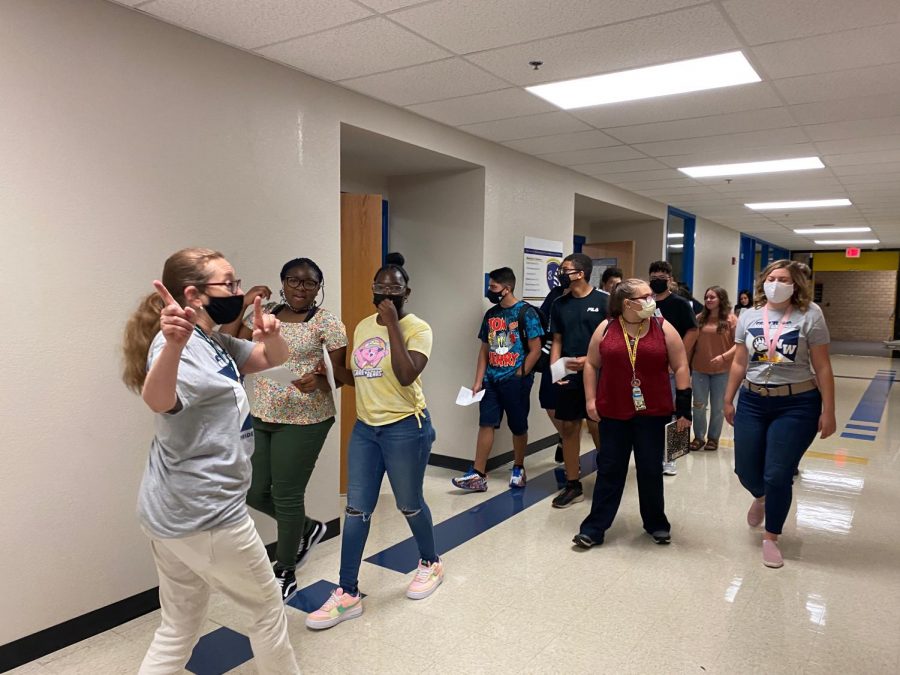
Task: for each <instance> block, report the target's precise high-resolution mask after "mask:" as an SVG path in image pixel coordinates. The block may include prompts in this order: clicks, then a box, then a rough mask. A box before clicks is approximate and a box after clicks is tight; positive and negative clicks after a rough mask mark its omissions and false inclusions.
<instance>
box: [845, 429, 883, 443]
mask: <svg viewBox="0 0 900 675" xmlns="http://www.w3.org/2000/svg"><path fill="white" fill-rule="evenodd" d="M841 438H855V439H856V440H858V441H874V440H875V436H865V435H863V434H851V433H850V432H849V431H845V432H844V433H842V434H841Z"/></svg>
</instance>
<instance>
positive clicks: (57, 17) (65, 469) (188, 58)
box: [0, 0, 665, 644]
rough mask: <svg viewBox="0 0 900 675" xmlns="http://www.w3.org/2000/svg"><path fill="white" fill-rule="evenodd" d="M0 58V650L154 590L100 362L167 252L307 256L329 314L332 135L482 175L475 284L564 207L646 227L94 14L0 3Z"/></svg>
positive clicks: (122, 397)
mask: <svg viewBox="0 0 900 675" xmlns="http://www.w3.org/2000/svg"><path fill="white" fill-rule="evenodd" d="M0 64H2V66H0V91H3V92H5V93H4V96H3V103H2V105H0V157H2V158H3V160H2V162H0V227H2V232H3V235H4V242H3V243H4V246H2V247H0V282H2V283H3V286H4V288H6V289H7V302H6V303H5V304H4V317H5V319H6V320H7V325H8V326H9V327H10V329H9V330H7V331H4V332H3V333H2V337H0V353H2V354H3V355H4V366H3V374H4V377H3V379H2V381H0V404H2V405H3V409H4V410H6V411H12V414H8V420H9V421H8V423H7V428H6V432H7V433H6V436H5V444H4V448H5V449H6V452H5V453H4V461H3V462H2V463H0V484H2V485H3V490H2V491H0V509H2V513H3V514H4V517H3V520H2V522H3V524H2V526H0V527H2V535H3V541H4V542H5V544H6V545H5V546H4V547H3V550H2V552H0V569H2V570H3V575H2V576H0V597H2V598H3V604H4V607H7V608H9V607H15V608H16V612H15V613H14V614H13V613H11V612H8V611H4V612H3V613H2V616H0V644H2V643H5V642H8V641H11V640H14V639H16V638H19V637H22V636H24V635H28V634H30V633H33V632H35V631H38V630H41V629H43V628H47V627H49V626H52V625H54V624H57V623H59V622H62V621H65V620H67V619H70V618H72V617H75V616H78V615H81V614H83V613H85V612H88V611H90V610H93V609H96V608H98V607H102V606H104V605H107V604H109V603H112V602H115V601H118V600H121V599H122V598H125V597H128V596H130V595H133V594H135V593H138V592H141V591H144V590H146V589H148V588H151V587H153V586H155V585H156V576H155V572H154V569H153V565H152V562H151V559H150V555H149V552H148V549H147V545H146V541H145V540H144V538H143V536H142V535H141V533H140V531H139V529H138V527H137V524H136V520H135V516H134V504H135V496H136V493H137V487H138V482H139V480H140V476H141V472H142V470H143V467H144V464H145V462H146V452H147V451H146V449H147V446H148V443H149V439H150V437H151V435H152V419H151V416H150V415H149V414H148V413H147V411H146V410H145V409H144V407H143V405H142V404H141V403H140V401H139V400H138V399H137V398H136V397H134V396H131V395H129V394H126V392H125V390H124V388H123V386H122V385H121V384H120V382H119V361H118V358H119V357H118V346H119V341H120V337H121V329H122V326H123V324H124V322H125V319H126V317H127V315H128V314H129V312H130V311H131V310H132V309H133V307H134V306H135V305H136V303H137V300H138V298H139V297H140V296H141V295H142V294H144V293H146V292H148V291H149V290H150V281H151V280H152V279H153V278H155V277H156V276H158V275H159V273H160V270H161V267H162V263H163V260H164V259H165V257H166V256H167V255H168V254H169V253H171V252H172V251H174V250H175V249H178V248H180V247H182V246H186V245H209V246H215V247H218V248H220V249H221V250H223V251H224V252H225V254H226V255H227V257H228V258H229V259H230V260H231V261H232V262H233V263H234V264H235V265H236V267H237V270H238V272H239V273H240V275H241V276H242V277H243V278H244V279H245V280H247V281H248V282H252V283H269V284H275V283H277V273H278V269H279V268H280V265H281V263H282V262H283V258H285V256H286V255H287V256H294V255H306V256H309V257H312V258H314V259H316V260H317V261H318V262H319V264H320V265H321V267H322V268H323V270H324V272H325V274H326V276H327V278H328V292H329V296H328V303H327V304H328V306H329V307H330V308H331V309H333V310H338V311H339V309H340V307H339V303H338V299H339V298H340V269H339V262H340V251H339V247H338V242H339V222H340V209H339V198H338V193H339V190H340V188H341V181H340V167H339V156H340V149H339V146H340V124H341V122H346V123H349V124H352V125H355V126H358V127H362V128H366V129H368V130H371V131H374V132H376V133H380V134H384V135H387V136H391V137H395V138H398V139H400V140H403V141H405V142H408V143H413V144H416V145H420V146H422V147H426V148H429V149H432V150H435V151H437V152H442V153H444V154H448V155H452V156H456V157H460V158H462V159H465V160H467V161H470V162H472V163H474V164H478V165H481V166H484V167H485V172H484V174H485V175H484V185H485V192H484V204H483V211H484V224H483V240H482V241H481V242H477V241H476V242H474V247H473V248H472V250H475V248H477V245H480V248H481V256H480V259H479V257H478V256H475V260H473V261H472V265H471V266H472V270H473V272H474V270H476V269H477V270H479V271H483V270H488V269H491V268H493V267H498V266H500V265H507V264H508V265H510V266H512V267H513V269H515V270H516V271H517V272H518V273H521V265H522V262H521V261H522V243H523V237H524V236H526V235H531V236H538V237H545V238H548V239H561V240H563V241H564V242H571V238H572V232H573V208H574V207H573V202H574V200H573V196H574V194H575V193H579V194H582V195H585V196H589V197H592V198H595V199H599V200H602V201H606V202H610V203H613V204H616V205H618V206H622V207H624V208H627V209H630V210H633V211H638V212H641V213H647V214H648V217H650V218H658V219H660V222H661V219H662V217H663V214H664V213H665V206H664V205H662V204H660V203H658V202H654V201H652V200H649V199H646V198H643V197H640V196H637V195H634V194H631V193H628V192H626V191H624V190H621V189H619V188H615V187H612V186H609V185H606V184H603V183H601V182H599V181H596V180H593V179H591V178H588V177H586V176H583V175H580V174H576V173H574V172H571V171H568V170H566V169H563V168H561V167H558V166H555V165H551V164H548V163H545V162H542V161H540V160H537V159H535V158H531V157H526V156H524V155H521V154H519V153H517V152H514V151H512V150H510V149H507V148H504V147H501V146H498V145H495V144H492V143H489V142H486V141H483V140H481V139H478V138H475V137H473V136H469V135H466V134H464V133H462V132H459V131H457V130H454V129H451V128H449V127H445V126H443V125H440V124H437V123H435V122H432V121H429V120H426V119H424V118H421V117H418V116H415V115H412V114H409V113H406V112H404V111H400V110H398V109H396V108H393V107H391V106H388V105H384V104H381V103H378V102H376V101H373V100H371V99H368V98H365V97H363V96H360V95H357V94H354V93H352V92H349V91H347V90H344V89H341V88H338V87H335V86H331V85H328V84H325V83H323V82H321V81H318V80H315V79H313V78H310V77H307V76H304V75H302V74H300V73H298V72H296V71H293V70H290V69H287V68H285V67H282V66H279V65H277V64H273V63H270V62H267V61H265V60H263V59H260V58H258V57H255V56H251V55H249V54H246V53H244V52H241V51H238V50H235V49H233V48H230V47H227V46H225V45H221V44H218V43H215V42H213V41H210V40H207V39H205V38H202V37H199V36H197V35H195V34H192V33H189V32H187V31H183V30H180V29H177V28H174V27H172V26H168V25H165V24H163V23H160V22H157V21H155V20H153V19H151V18H149V17H146V16H144V15H141V14H139V13H137V12H133V11H130V10H128V9H126V8H123V7H120V6H117V5H113V4H110V3H106V2H103V1H102V0H81V1H79V2H72V1H71V0H29V1H28V2H4V3H2V5H0ZM660 228H661V226H660ZM468 245H469V244H467V245H466V246H468ZM656 245H657V249H658V250H661V229H660V233H659V236H658V237H656ZM463 249H464V250H468V249H467V248H465V247H463ZM452 254H453V251H441V252H440V255H452ZM433 255H435V256H437V255H438V254H437V253H436V252H435V253H434V254H433ZM651 257H655V254H654V255H653V256H651ZM415 264H416V265H418V264H420V263H419V262H416V263H415ZM418 276H420V275H418V274H417V277H418ZM421 276H422V277H424V276H425V275H421ZM474 285H475V284H474V282H473V288H474ZM473 309H474V308H473ZM459 331H460V333H459V337H458V338H456V339H458V340H459V341H460V342H459V344H460V345H463V344H465V345H466V349H468V348H469V346H471V344H472V338H471V335H472V329H471V327H470V326H468V324H467V325H466V326H461V327H460V328H459ZM462 351H463V350H461V351H460V353H462ZM454 384H456V383H454ZM438 398H439V397H438ZM536 417H540V416H536ZM541 419H542V418H541ZM439 443H440V440H439ZM337 445H338V439H337V433H336V432H334V433H332V435H331V437H330V438H329V441H328V444H327V445H326V448H325V450H324V452H323V456H322V458H321V459H320V462H319V467H318V468H317V470H316V474H315V476H314V477H313V480H312V482H311V488H310V491H309V494H308V495H307V503H308V504H309V505H310V509H311V510H312V512H313V513H314V514H315V515H317V516H320V517H323V518H333V517H337V516H338V514H339V499H338V495H337V484H338V477H337V474H338V459H337V451H338V449H337ZM263 534H264V536H265V537H266V538H267V539H271V535H272V530H271V525H270V524H268V523H266V524H263ZM335 572H336V570H335ZM35 579H40V580H41V583H40V592H35Z"/></svg>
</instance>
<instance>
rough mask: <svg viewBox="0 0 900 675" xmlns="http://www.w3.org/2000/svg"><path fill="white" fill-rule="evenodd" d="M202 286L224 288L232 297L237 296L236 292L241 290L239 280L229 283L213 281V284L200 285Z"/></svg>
mask: <svg viewBox="0 0 900 675" xmlns="http://www.w3.org/2000/svg"><path fill="white" fill-rule="evenodd" d="M202 285H203V286H224V287H225V290H226V291H228V292H229V293H231V294H232V295H237V292H238V291H239V290H241V280H240V279H232V280H230V281H215V282H205V283H203V284H202Z"/></svg>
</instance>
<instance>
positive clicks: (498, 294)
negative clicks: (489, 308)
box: [484, 289, 503, 305]
mask: <svg viewBox="0 0 900 675" xmlns="http://www.w3.org/2000/svg"><path fill="white" fill-rule="evenodd" d="M484 297H486V298H487V299H488V300H489V301H490V302H491V304H493V305H496V304H497V303H499V302H500V301H501V300H503V291H492V290H491V289H488V291H487V293H485V294H484Z"/></svg>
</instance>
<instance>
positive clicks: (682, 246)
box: [669, 244, 684, 248]
mask: <svg viewBox="0 0 900 675" xmlns="http://www.w3.org/2000/svg"><path fill="white" fill-rule="evenodd" d="M669 248H684V244H669Z"/></svg>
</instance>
